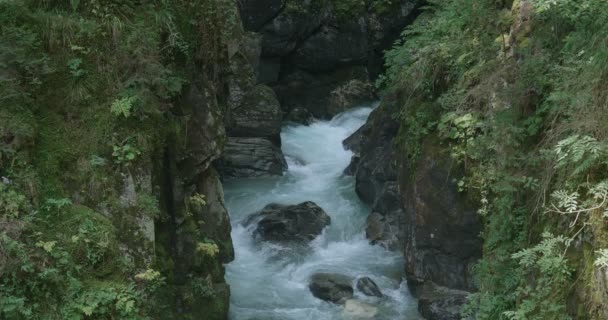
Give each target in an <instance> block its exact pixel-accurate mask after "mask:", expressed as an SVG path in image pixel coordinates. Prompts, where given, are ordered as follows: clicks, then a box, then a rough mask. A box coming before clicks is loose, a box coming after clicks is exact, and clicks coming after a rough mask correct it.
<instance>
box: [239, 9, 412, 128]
mask: <svg viewBox="0 0 608 320" xmlns="http://www.w3.org/2000/svg"><path fill="white" fill-rule="evenodd" d="M421 2H422V1H418V0H400V1H394V2H393V4H392V5H391V8H389V9H388V10H383V11H381V12H377V11H374V10H373V9H364V8H361V9H353V12H350V13H346V14H345V13H343V12H339V11H338V10H336V9H335V8H334V4H333V3H332V1H327V0H313V1H295V0H283V1H281V0H242V1H240V11H241V17H242V19H243V25H244V27H245V29H246V30H248V31H252V32H256V33H259V34H260V35H261V52H262V55H261V60H260V64H259V66H258V68H257V69H256V75H257V81H258V82H259V83H264V84H268V85H270V86H272V87H273V89H275V91H276V92H277V95H278V98H279V101H280V102H281V107H282V109H283V111H284V112H285V113H289V112H290V111H291V110H293V109H296V108H300V109H307V110H309V111H310V112H311V113H312V114H313V115H314V116H315V117H317V118H330V117H332V116H333V115H335V114H336V113H338V112H340V111H341V110H340V109H339V108H337V109H336V108H327V106H328V104H329V103H330V100H331V99H330V98H331V96H332V95H334V94H335V92H336V90H338V91H339V90H340V88H341V87H343V86H344V85H345V84H347V83H348V82H349V81H351V80H353V79H357V80H359V81H361V82H364V83H369V80H370V79H374V78H375V77H376V76H377V75H378V74H379V73H380V72H381V70H382V65H383V56H384V53H383V52H384V50H386V49H388V48H390V47H391V46H392V44H393V42H394V41H395V40H396V39H397V38H398V36H399V34H400V33H401V31H402V30H403V28H404V27H405V26H406V25H408V24H409V23H410V22H411V21H412V20H413V19H414V17H415V16H416V15H417V10H416V8H417V7H418V6H419V5H420V3H421ZM353 70H356V72H354V73H355V74H356V76H353V75H351V76H348V77H345V76H343V75H344V74H348V73H351V74H352V73H353ZM298 93H308V94H307V95H306V96H304V97H300V95H301V94H298ZM345 93H347V92H344V91H343V94H345ZM348 94H349V95H350V97H349V98H348V99H347V100H348V101H351V102H353V103H354V104H356V103H361V102H365V101H368V100H371V99H373V95H370V94H369V92H367V91H363V92H361V91H359V92H352V91H351V92H348Z"/></svg>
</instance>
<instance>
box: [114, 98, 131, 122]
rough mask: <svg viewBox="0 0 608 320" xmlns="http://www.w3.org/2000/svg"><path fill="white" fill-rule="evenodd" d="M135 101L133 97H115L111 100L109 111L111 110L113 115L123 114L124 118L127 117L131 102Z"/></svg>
mask: <svg viewBox="0 0 608 320" xmlns="http://www.w3.org/2000/svg"><path fill="white" fill-rule="evenodd" d="M135 101H136V98H135V97H125V98H122V99H117V100H115V101H114V102H112V106H111V107H110V111H112V113H113V114H114V115H115V116H124V117H125V118H128V117H129V116H130V115H131V112H132V109H133V103H134V102H135Z"/></svg>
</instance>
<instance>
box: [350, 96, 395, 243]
mask: <svg viewBox="0 0 608 320" xmlns="http://www.w3.org/2000/svg"><path fill="white" fill-rule="evenodd" d="M392 103H393V101H391V100H390V97H385V99H384V101H383V102H382V103H381V104H380V106H379V107H378V108H377V109H375V110H374V111H372V113H371V114H370V116H369V118H368V120H367V122H366V123H365V125H363V126H362V127H361V128H360V129H359V130H357V131H356V132H355V133H354V134H353V135H351V136H350V137H349V138H347V139H346V140H344V142H343V145H344V146H345V148H347V149H350V150H352V151H353V153H354V156H353V159H352V160H351V164H350V165H349V166H348V168H347V169H346V170H345V173H347V174H352V175H354V176H355V178H356V182H355V190H356V191H357V194H358V195H359V197H360V198H361V199H362V200H363V201H364V202H366V203H368V204H370V205H371V206H372V212H371V214H370V215H369V216H368V219H367V227H366V235H367V238H368V239H369V240H370V241H371V242H372V243H373V244H380V245H382V246H384V247H386V248H388V249H391V250H398V251H401V250H403V247H404V243H405V231H406V229H407V228H406V224H405V223H406V222H407V219H406V214H405V213H404V212H403V209H402V204H401V198H400V196H399V190H398V183H397V178H398V175H397V166H396V164H397V153H396V151H395V150H394V148H395V144H394V139H395V137H396V135H397V132H398V130H399V124H398V123H397V122H396V121H395V120H394V119H393V117H392V113H393V107H392V106H393V105H392Z"/></svg>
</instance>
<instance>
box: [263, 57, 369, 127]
mask: <svg viewBox="0 0 608 320" xmlns="http://www.w3.org/2000/svg"><path fill="white" fill-rule="evenodd" d="M353 81H358V83H361V84H366V83H369V76H368V74H367V71H366V69H365V67H361V66H354V67H352V66H348V67H344V68H340V69H337V70H334V71H332V72H327V73H324V74H313V73H309V72H306V71H304V70H295V71H293V72H291V73H289V74H288V75H286V76H285V77H283V78H281V80H280V81H279V82H278V84H276V85H274V86H273V89H274V90H275V92H276V93H277V96H278V98H279V101H280V102H281V108H282V109H283V111H284V112H286V113H289V112H290V111H291V110H293V109H296V108H299V109H305V110H308V111H309V112H310V113H312V114H313V115H314V116H315V118H319V119H329V118H331V117H333V116H334V115H336V114H337V113H339V112H341V111H344V109H346V106H348V107H352V106H354V105H356V104H358V103H363V102H367V101H370V100H372V99H373V95H372V94H369V92H371V91H369V90H368V91H365V90H363V91H361V93H362V94H360V93H359V92H358V93H357V94H352V93H353V92H354V91H355V90H352V91H349V90H348V89H349V88H352V89H356V88H355V87H354V86H352V85H351V86H350V87H349V84H352V83H353ZM332 97H334V98H333V99H334V101H335V103H332V102H331V100H332ZM346 104H348V105H346Z"/></svg>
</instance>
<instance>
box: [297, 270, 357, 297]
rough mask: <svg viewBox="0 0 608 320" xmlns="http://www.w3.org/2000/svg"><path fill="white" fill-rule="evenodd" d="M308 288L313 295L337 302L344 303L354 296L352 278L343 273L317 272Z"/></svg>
mask: <svg viewBox="0 0 608 320" xmlns="http://www.w3.org/2000/svg"><path fill="white" fill-rule="evenodd" d="M308 288H309V289H310V292H312V295H313V296H315V297H317V298H319V299H321V300H325V301H329V302H332V303H336V304H344V303H345V302H346V301H347V300H350V299H352V297H353V287H352V279H350V278H349V277H347V276H344V275H341V274H336V273H316V274H314V275H313V276H312V278H311V279H310V284H309V286H308Z"/></svg>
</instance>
